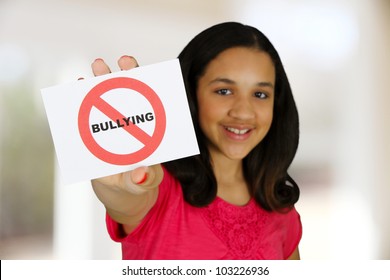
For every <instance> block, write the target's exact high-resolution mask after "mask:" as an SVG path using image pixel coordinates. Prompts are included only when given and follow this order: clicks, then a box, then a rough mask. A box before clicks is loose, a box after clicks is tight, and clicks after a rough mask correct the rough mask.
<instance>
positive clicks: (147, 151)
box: [78, 77, 166, 165]
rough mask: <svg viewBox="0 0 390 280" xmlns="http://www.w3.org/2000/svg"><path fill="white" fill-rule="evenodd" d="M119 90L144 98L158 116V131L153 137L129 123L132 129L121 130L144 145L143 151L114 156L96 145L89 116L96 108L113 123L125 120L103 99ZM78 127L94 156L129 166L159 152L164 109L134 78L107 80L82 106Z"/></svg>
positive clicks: (147, 87)
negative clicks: (124, 89)
mask: <svg viewBox="0 0 390 280" xmlns="http://www.w3.org/2000/svg"><path fill="white" fill-rule="evenodd" d="M117 88H127V89H131V90H134V91H136V92H138V93H140V94H142V95H143V96H144V97H145V98H146V99H147V100H148V102H149V103H150V104H151V105H152V108H153V111H154V114H155V127H154V132H153V134H152V135H151V136H150V135H149V134H147V133H146V132H145V131H143V130H142V129H141V128H139V127H138V126H137V125H136V124H132V123H130V125H128V126H124V127H123V128H122V129H124V130H125V131H126V132H128V133H129V134H130V135H131V136H132V137H135V138H136V139H137V140H138V141H140V142H141V143H142V144H143V147H142V148H141V149H139V150H138V151H135V152H133V153H129V154H117V153H112V152H110V151H107V150H106V149H104V148H102V147H101V146H100V145H99V144H98V143H97V142H96V140H95V138H94V137H93V135H92V132H91V129H90V114H91V110H92V108H93V107H95V108H96V109H98V110H99V111H101V112H102V113H103V114H105V115H106V116H107V117H108V118H110V119H111V120H116V119H122V118H125V116H123V115H122V114H121V113H120V112H119V111H118V110H116V109H115V108H114V107H112V106H111V105H110V104H108V103H107V102H106V101H105V100H104V99H102V98H101V96H102V95H103V94H104V93H106V92H108V91H110V90H112V89H117ZM129 94H134V92H129ZM78 127H79V133H80V136H81V139H82V140H83V142H84V145H85V146H86V147H87V149H88V150H89V151H90V152H91V153H92V154H93V155H94V156H96V157H97V158H99V159H100V160H102V161H104V162H107V163H110V164H115V165H129V164H134V163H137V162H140V161H142V160H144V159H146V158H147V157H149V156H150V155H151V154H153V152H154V151H155V150H156V149H157V148H158V146H159V145H160V143H161V141H162V139H163V138H164V134H165V128H166V116H165V110H164V106H163V104H162V102H161V100H160V98H159V97H158V95H157V94H156V93H155V92H154V90H153V89H152V88H150V87H149V86H148V85H146V84H145V83H143V82H141V81H139V80H136V79H133V78H128V77H118V78H112V79H108V80H105V81H103V82H101V83H99V84H97V85H96V86H95V87H93V88H92V89H91V90H90V91H89V92H88V94H87V95H86V96H85V98H84V100H83V102H82V103H81V105H80V111H79V115H78Z"/></svg>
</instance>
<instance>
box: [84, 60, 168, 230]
mask: <svg viewBox="0 0 390 280" xmlns="http://www.w3.org/2000/svg"><path fill="white" fill-rule="evenodd" d="M118 65H119V68H120V69H121V70H130V69H132V68H134V67H137V66H138V63H137V61H136V60H135V59H134V58H133V57H131V56H126V55H125V56H122V57H121V58H120V59H119V60H118ZM91 67H92V72H93V74H94V75H95V76H100V75H104V74H108V73H110V72H111V70H110V68H109V67H108V65H107V64H106V63H105V62H104V60H102V59H100V58H98V59H96V60H95V61H94V62H93V63H92V65H91ZM162 178H163V170H162V167H161V165H159V164H158V165H154V166H150V167H139V168H137V169H135V170H133V171H129V172H125V173H121V174H116V175H112V176H107V177H104V178H100V179H95V180H92V187H93V189H94V191H95V193H96V195H97V197H98V198H99V200H100V201H101V202H102V203H103V204H104V206H105V207H106V209H107V213H108V214H109V215H110V216H111V218H112V219H113V220H115V221H116V222H118V223H120V224H122V225H123V229H124V232H125V233H127V234H128V233H130V232H131V231H132V230H133V229H134V228H135V227H136V226H137V225H138V224H139V223H140V222H141V221H142V219H143V218H144V217H145V215H146V214H147V213H148V211H149V210H150V209H151V208H152V207H153V205H154V204H155V202H156V200H157V196H158V185H159V184H160V183H161V181H162Z"/></svg>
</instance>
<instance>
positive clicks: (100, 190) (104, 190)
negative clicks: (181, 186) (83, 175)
mask: <svg viewBox="0 0 390 280" xmlns="http://www.w3.org/2000/svg"><path fill="white" fill-rule="evenodd" d="M132 175H133V176H132ZM133 177H134V174H132V173H131V172H126V173H122V174H117V175H114V176H113V177H106V178H104V179H97V180H92V187H93V189H94V191H95V193H96V195H97V197H98V198H99V200H100V201H101V202H102V203H103V204H104V206H105V208H106V209H107V212H108V214H109V215H110V216H111V217H112V218H113V219H114V220H115V221H117V222H118V223H121V224H135V223H138V222H139V221H140V220H142V219H143V217H144V216H145V215H146V214H147V212H148V211H149V210H150V209H151V208H152V207H153V205H154V204H155V202H156V200H157V197H158V186H159V184H160V183H161V180H162V177H163V171H162V169H161V166H160V165H156V166H152V167H149V168H148V171H147V179H146V181H144V182H142V183H141V184H137V183H136V182H134V178H133Z"/></svg>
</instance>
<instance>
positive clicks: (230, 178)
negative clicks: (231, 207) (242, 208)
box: [211, 155, 250, 205]
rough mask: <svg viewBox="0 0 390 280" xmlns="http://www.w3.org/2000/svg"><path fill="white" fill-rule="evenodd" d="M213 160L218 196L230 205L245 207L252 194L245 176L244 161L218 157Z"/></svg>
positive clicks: (213, 157)
mask: <svg viewBox="0 0 390 280" xmlns="http://www.w3.org/2000/svg"><path fill="white" fill-rule="evenodd" d="M211 158H212V166H213V170H214V174H215V177H216V180H217V186H218V191H217V195H218V196H219V197H220V198H222V199H224V200H225V201H227V202H229V203H232V204H236V205H245V204H246V203H247V202H248V201H249V199H250V194H249V191H248V186H247V184H246V181H245V178H244V174H243V167H242V160H232V159H228V158H226V157H223V156H216V155H214V156H212V157H211Z"/></svg>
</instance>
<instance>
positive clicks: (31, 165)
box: [0, 0, 390, 260]
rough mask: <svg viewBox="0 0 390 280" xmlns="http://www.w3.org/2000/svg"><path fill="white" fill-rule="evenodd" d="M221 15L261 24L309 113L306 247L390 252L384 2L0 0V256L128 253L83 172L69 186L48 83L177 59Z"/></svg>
mask: <svg viewBox="0 0 390 280" xmlns="http://www.w3.org/2000/svg"><path fill="white" fill-rule="evenodd" d="M222 21H240V22H243V23H246V24H250V25H253V26H255V27H257V28H259V29H260V30H261V31H263V32H264V33H265V34H266V35H267V36H268V37H269V38H270V40H271V41H272V42H273V44H274V45H275V47H276V49H277V50H278V51H279V54H280V56H281V58H282V61H283V62H284V65H285V68H286V71H287V74H288V77H289V79H290V83H291V85H292V88H293V92H294V95H295V98H296V102H297V105H298V109H299V112H300V118H301V142H300V147H299V150H298V153H297V156H296V159H295V161H294V162H293V165H292V167H291V174H292V176H293V177H294V178H295V179H296V181H297V182H298V183H299V185H300V188H301V198H300V201H299V202H298V204H297V206H296V207H297V209H298V211H299V212H300V214H301V218H302V222H303V229H304V232H303V238H302V242H301V245H300V251H301V258H302V259H320V260H321V259H325V260H327V259H340V260H342V259H360V260H370V259H390V238H389V237H390V219H389V212H390V203H389V202H388V200H389V197H390V183H389V182H390V168H389V167H390V145H389V143H390V113H389V111H390V110H389V109H388V107H389V105H390V94H389V93H390V89H389V86H388V81H389V77H390V76H389V74H390V1H388V0H326V1H325V0H318V1H316V0H274V1H266V0H257V1H256V0H239V1H238V0H213V1H206V0H205V1H202V0H165V1H152V0H142V1H141V0H111V1H103V0H93V1H92V0H0V259H120V258H121V253H120V246H119V245H118V244H116V243H114V242H113V241H111V240H110V238H109V237H108V234H107V232H106V228H105V222H104V215H105V213H104V208H103V206H102V205H101V204H100V202H99V201H98V200H97V198H96V197H95V195H94V193H93V191H92V189H91V186H90V184H89V183H88V182H81V183H78V184H74V185H63V184H61V178H60V176H59V171H58V167H57V160H56V157H55V152H54V146H53V142H52V139H51V135H50V130H49V126H48V122H47V119H46V115H45V111H44V108H43V103H42V99H41V96H40V89H41V88H44V87H49V86H52V85H56V84H61V83H66V82H72V81H75V80H77V79H78V78H79V77H90V76H91V72H90V64H91V62H92V61H93V60H94V59H95V58H98V57H102V58H104V59H105V60H106V61H107V62H108V63H109V64H110V65H112V70H113V71H116V70H118V69H117V68H116V67H115V66H116V60H117V59H118V58H119V57H120V56H122V55H124V54H128V55H132V56H134V57H136V58H137V59H138V62H139V63H140V65H147V64H151V63H157V62H161V61H165V60H169V59H173V58H176V57H177V55H178V54H179V52H180V51H181V50H182V48H183V47H184V46H185V45H186V44H187V43H188V42H189V41H190V39H192V38H193V37H194V36H195V35H196V34H198V33H199V32H200V31H202V30H204V29H205V28H207V27H209V26H211V25H214V24H216V23H220V22H222Z"/></svg>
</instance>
